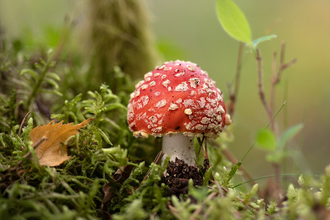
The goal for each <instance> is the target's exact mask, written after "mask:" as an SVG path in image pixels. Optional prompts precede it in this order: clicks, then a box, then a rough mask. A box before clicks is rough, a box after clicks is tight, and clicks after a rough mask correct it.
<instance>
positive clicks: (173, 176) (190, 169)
mask: <svg viewBox="0 0 330 220" xmlns="http://www.w3.org/2000/svg"><path fill="white" fill-rule="evenodd" d="M208 167H209V160H208V159H205V160H204V162H203V166H199V168H198V167H195V166H188V164H186V163H185V162H184V161H183V160H179V159H178V158H176V159H175V162H173V161H170V162H169V163H168V165H167V169H166V173H165V175H163V176H162V180H161V183H165V184H166V185H167V186H168V196H172V195H176V196H179V195H180V194H187V193H188V182H189V179H192V180H193V183H194V186H202V185H203V174H204V173H205V172H206V171H207V169H208Z"/></svg>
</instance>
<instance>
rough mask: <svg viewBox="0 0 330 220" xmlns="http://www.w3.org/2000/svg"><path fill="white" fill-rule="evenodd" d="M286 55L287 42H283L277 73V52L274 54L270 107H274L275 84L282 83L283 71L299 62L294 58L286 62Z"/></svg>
mask: <svg viewBox="0 0 330 220" xmlns="http://www.w3.org/2000/svg"><path fill="white" fill-rule="evenodd" d="M284 55H285V43H284V42H283V43H282V45H281V53H280V65H279V68H278V71H277V73H276V52H274V55H273V63H272V72H273V74H272V75H273V76H272V85H271V92H270V102H271V104H270V107H271V109H272V110H273V109H274V102H275V101H274V100H275V86H276V85H277V84H278V83H280V80H281V76H282V72H283V71H284V70H285V69H286V68H288V67H290V66H291V65H293V64H295V63H296V62H297V59H292V60H290V61H289V62H288V63H284Z"/></svg>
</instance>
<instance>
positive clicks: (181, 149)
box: [162, 133, 196, 166]
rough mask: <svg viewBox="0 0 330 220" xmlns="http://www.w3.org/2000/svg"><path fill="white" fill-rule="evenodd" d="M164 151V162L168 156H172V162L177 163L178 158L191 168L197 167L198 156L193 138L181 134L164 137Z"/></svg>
mask: <svg viewBox="0 0 330 220" xmlns="http://www.w3.org/2000/svg"><path fill="white" fill-rule="evenodd" d="M162 151H163V153H164V156H163V160H164V159H165V158H166V157H167V156H171V159H170V161H175V158H176V157H177V158H178V159H180V160H183V161H184V162H186V163H187V164H188V165H189V166H194V165H195V159H196V154H195V147H194V140H193V139H192V138H191V137H187V136H184V135H183V134H181V133H179V134H172V135H164V136H163V147H162Z"/></svg>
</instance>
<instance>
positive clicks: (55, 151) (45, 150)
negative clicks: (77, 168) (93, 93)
mask: <svg viewBox="0 0 330 220" xmlns="http://www.w3.org/2000/svg"><path fill="white" fill-rule="evenodd" d="M90 120H91V118H89V119H87V120H85V121H83V122H81V123H80V124H77V125H75V126H72V124H73V123H70V124H63V121H61V122H59V123H57V124H53V122H54V121H51V122H50V123H49V124H48V125H43V126H38V127H36V128H34V129H33V130H32V131H31V133H30V139H31V141H32V143H33V145H35V144H36V143H37V142H38V141H39V140H40V139H41V138H43V137H45V138H47V140H45V141H43V142H42V143H41V144H40V145H38V147H37V148H36V149H35V152H36V154H37V157H38V159H39V164H40V165H41V166H58V165H60V164H62V163H63V162H64V161H66V160H68V159H70V157H71V156H68V149H67V146H65V145H63V143H65V141H66V140H67V139H68V138H69V137H71V136H73V135H75V134H77V133H78V130H79V129H80V128H82V127H85V125H86V124H87V123H88V122H89V121H90Z"/></svg>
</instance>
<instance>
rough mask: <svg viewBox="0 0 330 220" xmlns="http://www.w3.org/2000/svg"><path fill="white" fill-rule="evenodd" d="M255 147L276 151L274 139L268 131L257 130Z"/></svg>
mask: <svg viewBox="0 0 330 220" xmlns="http://www.w3.org/2000/svg"><path fill="white" fill-rule="evenodd" d="M257 146H258V147H259V148H261V149H263V150H269V151H274V150H275V149H276V138H275V135H274V134H273V132H272V131H271V130H269V129H266V130H265V129H262V130H259V132H258V134H257Z"/></svg>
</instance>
